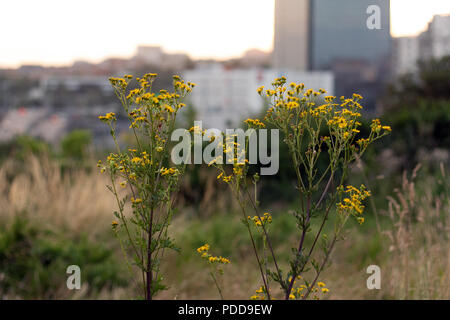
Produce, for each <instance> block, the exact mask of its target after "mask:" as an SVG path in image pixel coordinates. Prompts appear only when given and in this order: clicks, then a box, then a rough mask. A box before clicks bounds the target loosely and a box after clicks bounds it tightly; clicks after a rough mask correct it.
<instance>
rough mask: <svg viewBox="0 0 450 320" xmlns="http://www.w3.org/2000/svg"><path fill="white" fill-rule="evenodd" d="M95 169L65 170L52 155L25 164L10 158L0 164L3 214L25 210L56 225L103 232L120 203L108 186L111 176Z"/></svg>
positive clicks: (31, 216) (34, 217)
mask: <svg viewBox="0 0 450 320" xmlns="http://www.w3.org/2000/svg"><path fill="white" fill-rule="evenodd" d="M19 165H20V167H18V166H19ZM95 169H96V168H93V171H92V172H91V173H88V172H87V171H86V170H82V169H79V170H76V171H75V172H70V173H66V174H62V173H61V166H60V164H59V163H57V162H56V161H54V160H52V161H50V160H49V159H48V158H37V157H35V156H30V157H29V158H28V159H27V160H26V161H25V164H23V165H22V164H18V163H16V162H14V161H13V160H7V161H6V162H5V163H4V164H3V165H2V166H1V167H0V208H1V217H2V218H3V219H6V220H9V218H11V217H12V216H13V215H15V214H18V213H22V212H25V213H27V214H28V217H30V218H31V219H36V221H40V222H44V223H48V224H49V225H50V226H52V227H54V228H65V229H67V230H69V231H71V232H80V231H82V232H85V233H86V234H88V235H90V236H94V235H96V234H97V233H98V232H103V231H104V230H105V227H106V228H109V226H110V222H111V219H112V212H113V211H114V210H115V207H116V203H115V202H114V198H113V196H112V195H110V194H109V192H108V191H107V189H106V187H105V185H106V184H107V182H108V181H107V177H106V176H104V175H101V174H99V173H98V171H97V170H95Z"/></svg>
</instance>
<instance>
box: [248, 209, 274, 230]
mask: <svg viewBox="0 0 450 320" xmlns="http://www.w3.org/2000/svg"><path fill="white" fill-rule="evenodd" d="M247 219H248V220H251V221H253V223H254V224H255V226H257V227H260V226H262V225H264V226H265V225H266V224H269V223H272V215H271V214H270V213H269V212H265V213H264V215H262V216H261V217H259V216H253V217H250V216H248V217H247Z"/></svg>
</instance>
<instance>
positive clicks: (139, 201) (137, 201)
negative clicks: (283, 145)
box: [131, 197, 142, 203]
mask: <svg viewBox="0 0 450 320" xmlns="http://www.w3.org/2000/svg"><path fill="white" fill-rule="evenodd" d="M131 202H132V203H141V202H142V199H141V198H136V199H135V198H133V197H131Z"/></svg>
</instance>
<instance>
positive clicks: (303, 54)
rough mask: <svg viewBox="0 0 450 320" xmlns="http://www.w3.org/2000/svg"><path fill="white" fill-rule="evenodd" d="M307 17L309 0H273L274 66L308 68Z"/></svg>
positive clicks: (278, 67)
mask: <svg viewBox="0 0 450 320" xmlns="http://www.w3.org/2000/svg"><path fill="white" fill-rule="evenodd" d="M309 17H310V1H309V0H276V1H275V34H274V49H273V65H274V67H275V68H277V69H297V70H308V69H309V29H310V27H309Z"/></svg>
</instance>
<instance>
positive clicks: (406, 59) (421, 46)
mask: <svg viewBox="0 0 450 320" xmlns="http://www.w3.org/2000/svg"><path fill="white" fill-rule="evenodd" d="M446 55H450V15H437V16H434V17H433V20H432V21H431V22H430V23H429V24H428V29H427V30H426V31H424V32H422V33H421V34H420V35H419V36H417V37H402V38H395V39H394V52H393V56H392V58H393V67H394V72H395V74H396V75H401V74H405V73H407V72H414V71H415V70H416V67H417V61H418V60H429V59H432V58H434V59H439V58H442V57H444V56H446Z"/></svg>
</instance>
